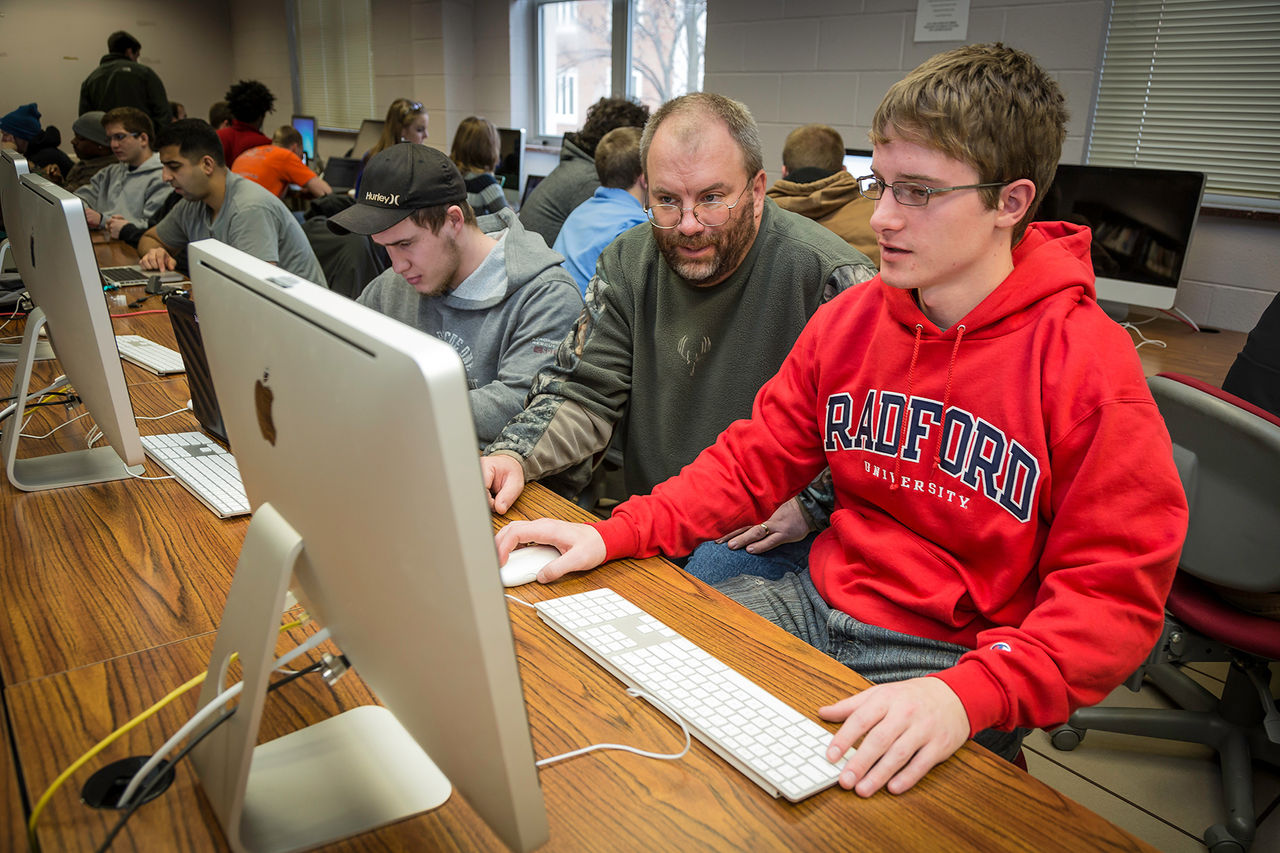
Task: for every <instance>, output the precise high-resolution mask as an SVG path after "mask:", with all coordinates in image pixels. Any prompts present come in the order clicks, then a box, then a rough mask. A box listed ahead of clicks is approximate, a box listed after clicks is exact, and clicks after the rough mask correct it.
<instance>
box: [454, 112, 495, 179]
mask: <svg viewBox="0 0 1280 853" xmlns="http://www.w3.org/2000/svg"><path fill="white" fill-rule="evenodd" d="M498 153H499V148H498V129H497V128H496V127H494V126H493V122H491V121H489V120H488V119H487V118H485V117H484V116H467V117H466V118H464V119H463V120H462V121H461V122H459V123H458V129H457V131H455V132H454V134H453V147H451V148H450V149H449V159H450V160H452V161H453V162H454V165H456V166H457V167H458V171H459V172H462V174H463V175H466V174H467V173H468V172H492V171H493V167H494V166H496V165H498Z"/></svg>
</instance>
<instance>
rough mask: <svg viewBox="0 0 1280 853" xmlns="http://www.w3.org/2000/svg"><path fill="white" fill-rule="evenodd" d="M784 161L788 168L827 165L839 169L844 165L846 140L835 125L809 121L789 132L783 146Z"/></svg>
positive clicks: (788, 169) (783, 163)
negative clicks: (829, 125) (810, 122)
mask: <svg viewBox="0 0 1280 853" xmlns="http://www.w3.org/2000/svg"><path fill="white" fill-rule="evenodd" d="M782 165H784V166H786V167H787V171H788V172H794V171H796V170H798V169H823V170H825V171H827V172H838V171H840V167H841V166H843V165H844V140H843V139H841V138H840V134H839V133H837V132H836V129H835V128H833V127H828V126H827V125H825V124H806V125H805V126H804V127H797V128H796V129H795V130H793V131H791V132H790V133H788V134H787V141H786V142H785V143H784V144H783V146H782Z"/></svg>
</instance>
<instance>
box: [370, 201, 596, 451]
mask: <svg viewBox="0 0 1280 853" xmlns="http://www.w3.org/2000/svg"><path fill="white" fill-rule="evenodd" d="M476 221H477V224H478V225H479V226H480V230H481V231H483V232H484V233H485V234H488V235H489V236H490V237H493V238H494V239H495V240H498V241H499V242H498V245H497V246H495V247H494V248H493V250H492V251H490V252H489V255H488V257H486V258H485V259H484V261H483V262H482V263H481V264H480V266H479V267H477V268H476V270H475V272H473V273H472V274H471V275H469V276H467V278H466V279H464V280H463V281H462V283H461V284H459V285H458V286H457V287H456V288H455V289H454V290H452V291H450V292H449V293H447V294H445V295H444V296H423V295H421V294H419V293H418V292H417V291H416V290H414V289H413V286H412V285H410V284H409V282H407V281H405V280H404V277H403V276H401V275H400V274H399V273H397V272H395V271H394V270H391V269H388V270H386V271H384V272H383V273H382V274H381V275H379V276H378V277H377V278H375V279H374V280H373V281H371V282H369V286H368V287H366V288H365V289H364V292H363V293H361V294H360V297H359V299H358V300H357V301H358V302H360V304H362V305H367V306H369V307H370V308H373V309H374V310H376V311H380V312H382V313H383V314H386V315H387V316H388V317H394V318H395V319H397V320H399V321H400V322H402V323H405V324H407V325H410V326H413V327H415V328H417V329H419V330H420V331H423V332H426V333H427V334H429V335H434V336H436V337H437V338H439V339H440V340H442V341H445V342H447V343H448V344H450V345H451V346H452V347H453V348H454V350H455V351H456V352H457V353H458V355H459V356H460V357H461V358H462V363H463V365H464V366H465V367H466V369H467V381H468V383H469V385H470V387H471V414H472V416H473V417H474V418H475V424H476V437H477V438H478V439H479V443H480V446H481V447H483V446H484V445H486V444H488V443H489V442H490V441H492V440H493V439H494V438H495V437H496V436H497V435H498V433H500V432H501V431H502V428H503V427H504V426H506V424H507V421H509V420H510V419H511V418H512V417H514V416H515V415H516V413H517V412H519V411H520V410H521V409H523V408H524V400H525V396H526V395H527V394H528V393H529V387H530V385H531V384H532V383H533V377H534V376H535V375H537V373H538V371H539V370H541V369H542V368H544V367H546V366H547V365H548V364H550V363H551V360H552V358H553V357H554V356H555V352H556V347H558V346H559V345H560V341H561V340H563V339H564V336H565V335H566V334H567V333H568V332H569V329H570V327H571V326H572V325H573V323H574V321H575V320H577V318H578V314H579V313H580V312H581V311H582V296H581V295H580V294H579V293H578V286H577V285H576V284H575V283H574V281H573V276H571V275H570V274H569V273H568V272H567V271H566V270H565V269H564V268H563V267H562V266H560V263H561V262H562V261H563V260H564V258H562V257H561V256H560V255H558V254H557V253H555V252H553V251H551V249H549V248H547V244H546V243H545V242H544V241H543V239H542V238H541V237H539V236H538V235H537V234H535V233H532V232H530V231H526V230H525V229H524V228H523V227H522V226H521V225H520V221H519V220H518V219H516V216H515V214H514V213H513V212H512V211H511V209H510V208H505V209H503V210H500V211H498V212H497V213H494V214H491V215H489V216H481V217H479V218H478V219H477V220H476Z"/></svg>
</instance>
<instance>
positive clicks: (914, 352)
mask: <svg viewBox="0 0 1280 853" xmlns="http://www.w3.org/2000/svg"><path fill="white" fill-rule="evenodd" d="M923 332H924V325H923V324H922V323H916V341H915V344H914V345H913V346H912V347H911V363H910V364H909V365H907V404H908V405H909V404H910V403H911V384H912V382H914V381H915V378H916V358H917V356H919V355H920V336H921V334H922V333H923ZM953 357H954V354H953ZM943 411H946V410H945V409H944V410H943ZM900 420H901V421H902V423H901V424H900V425H899V428H898V452H897V454H896V455H895V456H894V457H893V480H892V481H891V482H890V483H889V491H891V492H896V491H897V490H898V468H899V467H900V466H901V465H902V448H903V446H904V445H906V443H907V407H906V406H903V407H902V417H901V418H900Z"/></svg>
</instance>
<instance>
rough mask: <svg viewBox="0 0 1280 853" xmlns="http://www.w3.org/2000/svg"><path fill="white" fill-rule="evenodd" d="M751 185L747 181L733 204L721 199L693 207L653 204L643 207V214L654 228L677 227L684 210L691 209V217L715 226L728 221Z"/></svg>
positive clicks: (711, 226)
mask: <svg viewBox="0 0 1280 853" xmlns="http://www.w3.org/2000/svg"><path fill="white" fill-rule="evenodd" d="M750 186H751V182H750V181H748V182H747V186H745V187H743V188H742V192H740V193H738V197H737V198H735V199H734V200H733V204H729V203H727V202H723V201H701V202H698V203H697V204H695V205H694V206H693V207H681V206H680V205H678V204H655V205H653V206H652V207H648V208H646V209H645V215H647V216H648V217H649V221H650V222H652V223H653V225H654V227H655V228H678V227H680V220H681V219H684V212H685V211H686V210H692V211H693V218H694V219H696V220H698V221H699V222H700V223H702V224H703V225H705V226H707V227H708V228H715V227H716V226H718V225H723V224H725V223H726V222H728V221H729V216H730V214H732V213H733V209H734V208H735V207H737V206H738V202H740V201H742V196H743V195H744V194H745V193H746V191H747V189H748V188H749V187H750Z"/></svg>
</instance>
